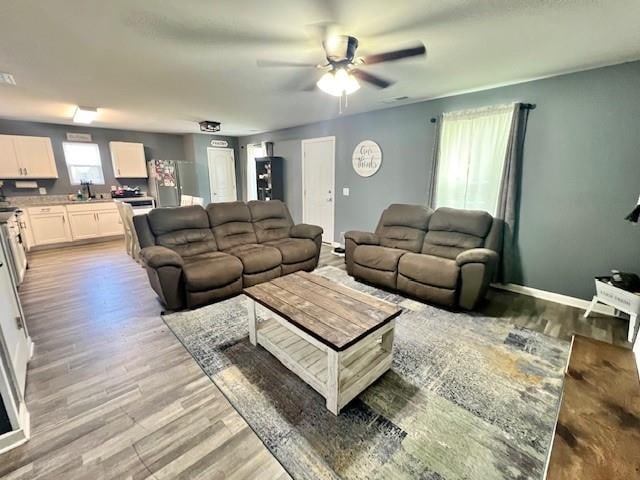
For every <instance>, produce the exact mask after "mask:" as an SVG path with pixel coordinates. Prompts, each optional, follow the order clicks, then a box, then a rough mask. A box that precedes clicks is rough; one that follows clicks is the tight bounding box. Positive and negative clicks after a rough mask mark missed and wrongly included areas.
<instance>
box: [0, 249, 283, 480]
mask: <svg viewBox="0 0 640 480" xmlns="http://www.w3.org/2000/svg"><path fill="white" fill-rule="evenodd" d="M20 294H21V298H22V301H23V306H24V310H25V314H26V316H27V320H28V328H29V331H30V334H31V336H32V338H33V341H34V342H35V346H36V350H35V355H34V358H33V359H32V361H31V362H30V364H29V370H28V377H27V403H28V407H29V411H30V413H31V421H32V437H31V440H29V442H27V443H26V444H24V445H22V446H20V447H18V448H16V449H14V450H12V451H10V452H8V453H6V454H4V455H1V456H0V476H3V475H4V477H3V478H7V479H41V478H42V479H43V478H47V479H58V478H59V479H71V478H74V479H75V478H87V479H109V478H114V479H116V478H117V479H125V478H129V479H143V478H155V479H163V478H170V479H174V478H206V479H221V478H234V479H236V478H237V479H242V478H258V477H260V478H289V477H288V475H287V474H286V472H285V471H284V470H283V469H282V467H281V466H280V464H279V463H278V462H277V461H276V460H275V458H274V457H273V456H272V455H271V454H270V453H269V451H268V450H267V449H266V448H265V447H264V445H263V444H262V443H261V442H260V440H259V439H258V437H256V435H255V434H254V433H253V431H252V430H251V429H250V428H249V427H248V425H247V424H246V423H245V422H244V420H243V419H242V418H241V417H240V415H238V413H237V412H236V411H235V410H234V409H233V408H232V407H231V405H230V404H229V403H228V402H227V401H226V399H225V398H224V397H223V396H222V394H221V393H220V391H219V390H218V389H217V388H216V387H215V385H213V384H212V383H211V381H210V379H209V378H208V377H207V376H206V375H205V374H204V373H203V372H202V370H201V369H200V367H198V365H197V364H196V362H195V361H194V360H193V358H192V357H191V355H190V354H189V353H188V352H187V351H186V350H185V349H184V347H183V346H182V345H181V344H180V342H179V341H178V340H177V339H176V338H175V337H174V335H173V334H172V333H171V332H170V331H169V329H168V328H167V327H166V326H165V324H164V323H163V321H162V319H161V318H160V312H161V310H162V308H161V306H160V304H159V303H158V302H157V300H156V298H155V294H154V293H153V292H152V291H151V290H150V288H149V286H148V283H147V278H146V275H145V273H144V271H143V270H142V269H141V268H140V267H139V266H138V265H137V264H136V263H135V262H133V260H131V259H130V258H129V257H127V256H126V254H125V253H124V247H123V245H122V243H121V242H110V243H105V244H99V245H91V246H81V247H71V248H65V249H57V250H49V251H45V252H38V253H35V254H33V255H31V256H30V268H29V271H28V273H27V276H26V279H25V283H24V284H23V286H22V287H21V289H20Z"/></svg>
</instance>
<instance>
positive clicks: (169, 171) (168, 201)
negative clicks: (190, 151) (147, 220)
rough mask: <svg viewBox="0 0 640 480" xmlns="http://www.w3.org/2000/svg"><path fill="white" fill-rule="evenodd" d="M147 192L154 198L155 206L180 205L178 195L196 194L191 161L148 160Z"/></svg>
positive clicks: (193, 166) (193, 167)
mask: <svg viewBox="0 0 640 480" xmlns="http://www.w3.org/2000/svg"><path fill="white" fill-rule="evenodd" d="M147 170H148V172H149V194H150V195H151V196H152V197H154V198H155V199H156V206H157V207H175V206H178V205H180V197H181V196H182V195H183V194H184V195H192V196H197V185H196V172H195V164H194V163H193V162H186V161H182V160H159V159H155V160H150V161H149V162H148V163H147Z"/></svg>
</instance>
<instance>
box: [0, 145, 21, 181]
mask: <svg viewBox="0 0 640 480" xmlns="http://www.w3.org/2000/svg"><path fill="white" fill-rule="evenodd" d="M21 173H22V171H21V170H20V166H19V165H18V156H17V155H16V147H15V144H14V141H13V137H12V136H11V135H0V178H15V177H19V176H21Z"/></svg>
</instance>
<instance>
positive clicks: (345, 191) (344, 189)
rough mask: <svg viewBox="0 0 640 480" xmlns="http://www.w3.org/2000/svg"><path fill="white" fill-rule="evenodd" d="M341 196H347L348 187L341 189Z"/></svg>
mask: <svg viewBox="0 0 640 480" xmlns="http://www.w3.org/2000/svg"><path fill="white" fill-rule="evenodd" d="M342 195H343V196H345V197H348V196H349V187H342Z"/></svg>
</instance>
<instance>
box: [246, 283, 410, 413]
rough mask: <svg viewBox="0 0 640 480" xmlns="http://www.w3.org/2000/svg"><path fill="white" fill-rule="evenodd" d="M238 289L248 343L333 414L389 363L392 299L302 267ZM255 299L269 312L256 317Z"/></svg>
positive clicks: (393, 312)
mask: <svg viewBox="0 0 640 480" xmlns="http://www.w3.org/2000/svg"><path fill="white" fill-rule="evenodd" d="M244 293H245V294H246V295H247V296H248V297H249V299H250V302H249V303H250V304H249V340H250V341H251V343H252V344H253V345H256V344H260V345H262V346H263V347H264V348H265V349H266V350H268V351H269V352H270V353H271V354H272V355H273V356H274V357H276V358H277V359H278V360H280V362H282V364H283V365H285V366H286V367H287V368H288V369H289V370H291V371H292V372H294V373H295V374H296V375H298V376H299V377H300V378H301V379H302V380H304V381H305V382H306V383H307V384H308V385H310V386H311V387H312V388H314V389H315V390H316V391H317V392H318V393H319V394H320V395H322V396H323V397H325V398H326V400H327V408H328V409H329V410H330V411H331V412H332V413H333V414H335V415H338V413H339V412H340V410H341V409H342V407H344V406H345V405H346V404H347V403H349V401H351V400H352V399H353V398H354V397H355V396H356V395H358V394H359V393H360V392H362V391H363V390H364V389H365V388H367V387H368V386H369V385H371V384H372V383H373V382H374V381H375V380H376V379H377V378H378V377H380V375H382V374H383V373H384V372H386V371H387V370H389V368H391V362H392V346H393V332H394V328H395V320H394V319H395V318H396V317H397V316H398V315H400V313H401V312H402V309H401V308H399V307H397V306H396V305H393V304H391V303H388V302H385V301H383V300H379V299H377V298H375V297H372V296H371V295H367V294H364V293H361V292H358V291H356V290H353V289H351V288H347V287H344V286H342V285H340V284H338V283H335V282H333V281H331V280H328V279H326V278H323V277H320V276H318V275H312V274H309V273H306V272H296V273H292V274H290V275H286V276H284V277H280V278H276V279H274V280H271V281H269V282H266V283H261V284H259V285H255V286H253V287H249V288H245V289H244ZM256 302H257V303H259V304H260V305H263V306H264V307H266V308H267V309H269V310H271V311H272V312H273V313H275V314H276V315H275V316H274V318H270V319H268V320H265V321H262V322H260V323H258V322H257V321H256V313H255V306H256Z"/></svg>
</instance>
